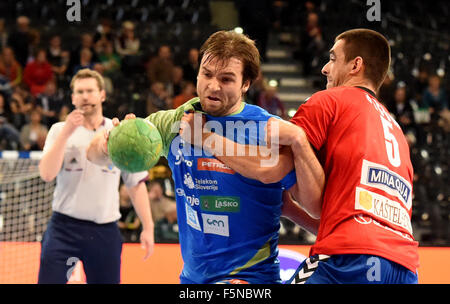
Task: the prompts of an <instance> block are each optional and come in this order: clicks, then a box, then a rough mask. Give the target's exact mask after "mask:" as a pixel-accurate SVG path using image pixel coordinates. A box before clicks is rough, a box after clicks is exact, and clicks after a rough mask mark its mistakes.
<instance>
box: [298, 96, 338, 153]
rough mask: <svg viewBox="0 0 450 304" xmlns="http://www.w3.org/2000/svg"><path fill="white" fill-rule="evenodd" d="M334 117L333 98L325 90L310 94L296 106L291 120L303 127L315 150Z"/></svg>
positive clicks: (323, 139)
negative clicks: (304, 101)
mask: <svg viewBox="0 0 450 304" xmlns="http://www.w3.org/2000/svg"><path fill="white" fill-rule="evenodd" d="M335 117H336V102H335V99H334V98H333V97H332V96H331V95H330V94H327V92H326V91H321V92H318V93H316V94H314V95H313V96H311V98H309V99H308V100H307V101H306V103H304V104H302V105H301V106H300V107H299V108H298V110H297V113H295V115H294V117H293V118H292V119H291V122H292V123H294V124H296V125H297V126H299V127H301V128H303V130H305V133H306V135H307V137H308V140H309V142H310V143H311V144H312V145H313V146H314V148H315V149H316V150H320V148H321V147H322V146H323V145H324V143H325V141H326V139H327V133H328V128H329V127H330V125H331V124H332V123H333V121H334V118H335Z"/></svg>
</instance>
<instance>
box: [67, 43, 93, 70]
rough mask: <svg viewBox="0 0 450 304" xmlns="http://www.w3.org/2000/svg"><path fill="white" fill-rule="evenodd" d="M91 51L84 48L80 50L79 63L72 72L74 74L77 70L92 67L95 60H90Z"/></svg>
mask: <svg viewBox="0 0 450 304" xmlns="http://www.w3.org/2000/svg"><path fill="white" fill-rule="evenodd" d="M92 57H93V56H92V52H91V50H90V49H88V48H85V49H82V50H81V52H80V63H79V64H77V65H75V67H74V68H73V72H72V74H73V75H75V74H76V73H77V72H78V71H79V70H82V69H91V70H93V69H94V66H95V64H96V62H94V61H93V60H92Z"/></svg>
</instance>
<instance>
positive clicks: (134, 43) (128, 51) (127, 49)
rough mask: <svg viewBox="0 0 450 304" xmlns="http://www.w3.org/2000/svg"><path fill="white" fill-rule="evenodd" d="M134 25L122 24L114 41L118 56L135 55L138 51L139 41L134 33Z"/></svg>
mask: <svg viewBox="0 0 450 304" xmlns="http://www.w3.org/2000/svg"><path fill="white" fill-rule="evenodd" d="M134 28H135V26H134V23H133V22H131V21H125V22H124V23H123V24H122V30H121V33H120V35H119V37H117V39H116V40H115V47H116V51H117V53H118V54H119V55H120V56H130V55H137V54H138V53H139V49H140V40H139V39H138V38H137V37H136V35H135V32H134Z"/></svg>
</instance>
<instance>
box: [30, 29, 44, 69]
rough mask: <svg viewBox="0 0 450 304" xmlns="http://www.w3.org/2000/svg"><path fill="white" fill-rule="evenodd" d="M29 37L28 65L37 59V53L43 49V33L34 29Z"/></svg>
mask: <svg viewBox="0 0 450 304" xmlns="http://www.w3.org/2000/svg"><path fill="white" fill-rule="evenodd" d="M29 37H30V40H29V43H28V59H27V64H28V63H30V61H33V60H35V59H36V57H35V56H36V55H37V51H38V50H39V49H40V48H41V32H40V31H39V30H37V29H33V28H32V29H30V31H29Z"/></svg>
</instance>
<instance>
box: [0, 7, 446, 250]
mask: <svg viewBox="0 0 450 304" xmlns="http://www.w3.org/2000/svg"><path fill="white" fill-rule="evenodd" d="M74 2H77V1H74ZM79 2H80V4H81V9H80V11H79V13H80V14H79V17H80V21H69V20H73V19H71V17H70V16H68V15H70V14H69V12H68V10H70V9H71V7H73V5H71V6H70V5H69V6H68V5H66V0H55V1H51V2H49V1H43V0H28V1H10V0H4V1H1V2H0V151H7V150H8V151H9V150H16V151H39V150H42V147H43V144H44V142H45V137H46V134H47V131H48V129H49V128H50V126H51V125H52V124H53V123H55V122H58V121H63V120H64V119H65V116H66V115H67V113H70V111H71V110H72V105H71V99H70V94H71V92H70V89H69V83H70V79H71V77H72V76H73V75H74V74H75V73H76V72H77V71H78V70H79V69H82V68H91V69H95V70H97V71H99V72H100V73H101V74H102V75H103V76H104V77H105V80H106V84H107V88H106V91H107V102H106V103H105V104H104V115H105V116H106V117H110V118H112V117H114V116H116V117H119V118H120V119H122V118H123V117H124V116H125V114H126V113H129V112H133V113H135V114H136V115H137V116H140V117H146V116H148V115H149V114H150V113H153V112H155V111H158V110H165V109H171V108H176V107H177V106H179V105H180V104H182V103H184V102H185V101H187V100H189V99H191V98H192V97H194V96H196V92H195V90H196V75H197V71H198V67H199V61H198V49H199V48H200V46H201V44H202V43H203V42H204V41H205V39H206V38H207V37H208V36H209V35H210V34H212V33H213V32H215V31H217V30H221V29H226V30H236V31H239V32H243V33H245V34H247V35H249V36H250V38H252V39H254V40H256V43H257V46H258V48H259V50H260V52H261V61H262V67H261V74H260V77H259V78H258V80H257V81H256V82H255V83H254V84H253V85H252V87H251V89H250V90H249V92H248V94H247V96H246V101H247V102H248V103H251V104H257V105H260V106H261V107H263V108H265V109H267V110H268V111H269V112H271V113H273V114H277V115H279V116H281V117H282V118H284V119H289V118H290V117H292V115H293V114H294V113H295V111H296V110H297V108H298V107H299V106H300V105H301V104H302V103H303V102H304V101H305V99H306V98H308V97H309V96H310V95H312V94H313V93H314V92H316V91H318V90H321V89H324V88H325V83H326V79H325V77H323V76H322V75H321V73H320V71H321V68H322V66H323V65H324V64H325V63H326V62H327V61H328V50H329V49H330V48H331V46H332V45H333V41H334V37H335V36H336V35H337V34H339V33H341V32H342V31H345V30H347V29H351V28H356V27H364V28H370V29H374V30H377V31H379V32H381V33H382V34H384V35H385V36H386V37H387V38H388V40H389V42H390V44H391V48H392V66H391V69H390V71H389V75H388V77H387V78H386V80H385V82H384V84H383V86H382V88H381V90H380V92H379V96H378V97H379V100H380V101H381V102H382V103H383V104H385V105H386V107H387V108H388V110H389V111H390V112H391V114H392V115H393V116H394V117H395V119H396V120H397V121H398V123H399V124H400V126H401V127H402V129H403V131H404V133H405V135H406V137H407V139H408V143H409V144H410V149H411V159H412V163H413V166H414V170H415V177H414V197H413V214H412V222H413V231H414V236H415V238H416V240H418V241H419V242H420V245H421V246H449V245H450V238H449V232H450V231H449V230H450V225H449V220H450V204H449V203H450V187H449V174H448V173H449V160H450V150H449V147H450V145H449V143H450V142H449V136H448V135H449V131H450V114H449V110H448V105H449V99H448V98H449V97H448V96H449V95H448V94H449V92H450V91H449V90H450V78H449V71H448V69H449V68H450V54H449V48H450V32H449V29H450V26H449V10H450V5H449V4H448V2H447V1H445V0H442V1H439V0H436V1H432V2H426V1H413V0H411V1H387V0H381V1H378V2H379V3H380V14H379V17H380V21H376V20H375V21H370V20H373V19H372V18H371V17H370V16H371V13H370V12H368V11H369V10H371V9H374V8H372V7H373V5H367V4H366V1H365V0H364V1H363V0H353V1H336V0H335V1H331V0H329V1H326V0H324V1H294V0H284V1H264V0H258V1H256V0H246V1H224V0H222V1H206V0H146V1H143V0H129V1H125V0H100V1H93V0H81V1H79ZM374 2H377V1H374ZM72 12H73V11H72ZM71 16H74V15H71ZM0 186H1V185H0ZM173 189H174V188H173V180H172V178H171V172H170V169H169V168H168V166H167V161H166V160H165V159H161V160H160V162H159V163H158V165H157V166H155V167H154V168H152V169H151V170H150V181H149V182H148V192H149V197H150V200H151V202H152V212H153V216H154V220H155V222H156V223H157V224H156V230H155V239H156V241H157V242H160V243H177V242H178V234H177V232H178V227H177V218H176V211H175V203H174V191H173ZM1 192H2V191H1V189H0V194H1ZM4 193H5V191H4ZM4 201H6V200H5V199H3V200H2V196H0V202H4ZM47 208H50V206H48V207H47ZM0 209H1V208H0ZM50 209H51V208H50ZM0 211H1V210H0ZM0 213H1V212H0ZM121 213H122V218H121V220H120V222H119V225H120V227H121V230H122V233H123V235H124V239H125V241H127V242H136V241H137V240H138V236H139V231H140V223H139V219H138V218H137V217H136V214H135V213H134V210H133V208H132V206H131V204H130V202H129V198H128V197H127V194H126V192H123V191H121ZM2 225H3V224H2ZM2 225H0V226H2ZM11 227H13V228H11V229H15V228H14V226H11ZM6 238H8V237H6ZM2 240H3V241H6V240H8V239H5V238H4V237H2ZM35 240H39V237H36V239H35ZM314 240H315V239H314V236H313V235H311V234H309V233H307V232H306V231H304V230H303V229H301V228H300V227H298V226H295V225H294V224H293V223H292V222H290V221H288V220H286V219H282V225H281V229H280V243H281V244H312V243H313V242H314Z"/></svg>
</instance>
